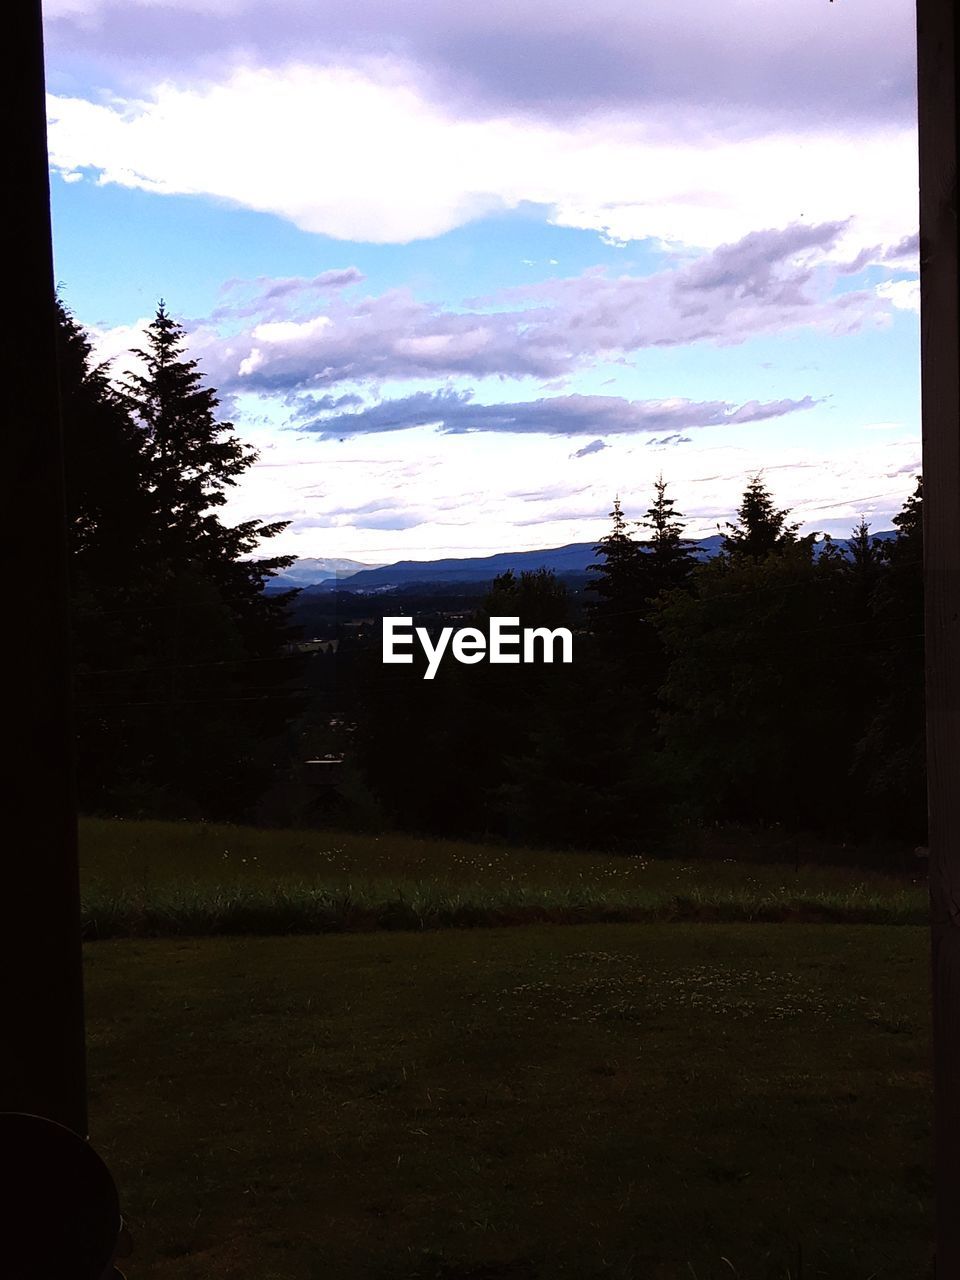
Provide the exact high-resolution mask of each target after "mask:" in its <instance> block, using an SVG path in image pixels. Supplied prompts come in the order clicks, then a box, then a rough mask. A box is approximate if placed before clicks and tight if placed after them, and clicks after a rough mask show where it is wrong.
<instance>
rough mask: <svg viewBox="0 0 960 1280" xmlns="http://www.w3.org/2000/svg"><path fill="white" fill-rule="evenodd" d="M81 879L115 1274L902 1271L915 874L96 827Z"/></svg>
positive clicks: (255, 1279)
mask: <svg viewBox="0 0 960 1280" xmlns="http://www.w3.org/2000/svg"><path fill="white" fill-rule="evenodd" d="M82 878H83V895H84V920H85V929H86V932H87V936H88V938H90V939H93V940H92V941H90V942H88V945H87V947H86V966H87V1000H88V1019H89V1047H90V1081H91V1091H92V1098H91V1132H92V1136H93V1139H94V1142H95V1144H96V1145H97V1146H98V1148H100V1149H101V1150H102V1151H103V1153H104V1154H105V1156H106V1157H107V1159H108V1161H109V1163H110V1165H111V1167H112V1168H113V1169H114V1171H115V1173H116V1175H117V1178H118V1182H119V1184H120V1187H121V1191H122V1196H123V1201H124V1205H125V1211H126V1213H127V1215H128V1218H129V1219H130V1221H131V1224H132V1227H133V1231H134V1235H135V1237H136V1239H137V1244H138V1248H137V1253H136V1255H135V1257H134V1259H132V1260H131V1263H130V1265H129V1267H128V1272H129V1275H130V1277H131V1280H137V1278H141V1280H206V1278H208V1277H223V1278H228V1277H229V1278H231V1280H232V1278H234V1277H236V1278H237V1280H246V1278H247V1277H249V1280H321V1278H323V1280H554V1278H557V1280H560V1278H561V1277H562V1278H567V1277H570V1278H571V1280H601V1278H606V1280H721V1278H722V1280H730V1277H739V1278H740V1280H813V1278H814V1277H824V1278H828V1280H880V1278H881V1277H883V1278H884V1280H926V1278H927V1277H929V1276H930V1275H931V1274H932V1270H931V1267H930V1259H929V1255H930V1238H931V1181H930V1168H929V1154H930V1153H929V1133H930V1094H931V1084H930V1078H929V1073H928V1065H929V1064H928V1055H929V1048H928V1044H929V1029H928V1024H927V1006H928V997H927V990H926V986H927V934H926V930H925V929H924V928H922V927H918V925H919V922H922V921H923V920H924V919H925V894H924V891H923V889H922V887H921V886H920V885H918V884H912V883H911V882H910V881H909V879H905V878H900V879H898V878H895V877H890V876H884V875H879V874H873V873H866V872H863V871H856V870H851V869H839V868H830V867H824V866H805V865H799V866H798V865H792V866H772V867H771V866H762V865H758V864H757V863H756V862H755V861H750V860H749V859H747V860H743V861H740V860H730V861H722V862H717V861H714V862H696V861H694V860H688V861H684V860H682V859H681V860H677V859H673V860H663V861H660V860H650V859H644V858H641V857H636V858H629V857H619V858H617V857H604V856H599V855H589V854H573V853H564V852H556V853H550V852H544V851H533V850H516V849H513V850H511V849H507V848H503V847H499V846H486V845H478V844H474V845H471V844H457V843H451V842H442V841H425V840H416V839H412V838H407V837H390V838H386V837H383V838H380V839H377V838H375V837H373V836H361V835H345V834H337V833H326V832H305V831H300V832H296V831H279V832H278V831H269V832H268V831H255V830H251V829H244V828H234V827H218V826H212V825H191V824H186V823H183V824H181V823H130V822H106V821H88V822H86V823H84V825H83V830H82ZM635 919H639V920H642V921H643V923H630V922H629V921H631V920H635ZM544 920H546V921H551V922H553V923H551V924H545V923H542V921H544ZM770 920H776V921H786V922H790V923H789V924H785V923H765V922H764V921H770ZM537 921H540V923H537ZM578 921H580V922H581V923H577V922H578ZM583 921H604V922H606V923H582V922H583ZM610 921H620V923H616V924H612V923H609V922H610ZM729 921H735V923H731V922H729ZM818 921H819V922H818ZM826 921H829V922H830V923H825V922H826ZM858 921H859V922H867V923H856V922H858ZM498 923H510V924H512V925H518V924H524V925H525V926H526V927H524V928H516V927H514V928H502V927H497V926H498ZM445 924H446V925H449V924H456V925H460V926H466V925H485V926H487V927H485V928H465V927H460V928H446V929H444V928H442V927H441V926H443V925H445ZM559 925H562V926H563V927H555V926H559ZM884 925H886V926H893V925H895V926H898V927H883V926H884ZM214 935H220V936H214ZM257 935H259V936H257ZM271 935H272V936H271ZM292 935H299V936H292ZM321 935H322V936H321Z"/></svg>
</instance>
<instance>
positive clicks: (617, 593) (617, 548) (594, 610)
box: [587, 495, 643, 650]
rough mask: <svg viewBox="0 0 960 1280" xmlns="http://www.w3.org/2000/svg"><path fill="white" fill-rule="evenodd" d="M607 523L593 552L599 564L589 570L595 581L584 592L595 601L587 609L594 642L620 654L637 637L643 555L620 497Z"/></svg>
mask: <svg viewBox="0 0 960 1280" xmlns="http://www.w3.org/2000/svg"><path fill="white" fill-rule="evenodd" d="M610 521H611V527H610V531H609V533H607V534H605V535H604V536H603V537H602V538H601V539H600V541H599V542H598V543H597V545H596V547H595V548H594V550H595V551H596V553H597V556H598V557H599V560H598V561H597V562H596V563H595V564H591V565H590V566H589V571H590V572H592V573H594V574H595V575H596V577H595V578H594V579H593V581H592V582H590V583H589V584H588V586H587V590H588V591H592V592H595V593H596V596H597V597H598V598H597V599H596V600H595V601H594V602H593V603H592V605H591V607H590V623H591V629H592V631H593V633H594V635H595V636H596V637H597V639H599V640H600V641H601V642H602V643H604V644H606V645H607V646H612V647H614V648H617V649H620V650H622V649H623V647H624V646H629V644H630V643H631V641H632V640H633V639H634V637H635V636H636V634H637V631H638V629H639V626H640V622H641V618H642V614H643V580H642V574H641V568H640V557H641V555H642V554H643V553H642V552H641V550H640V547H639V544H638V543H637V541H636V539H635V538H634V537H633V536H632V534H631V533H630V525H629V522H628V520H627V518H626V516H625V515H624V514H623V510H622V508H621V506H620V497H619V495H618V496H617V497H616V498H615V499H614V502H613V509H612V511H611V512H610Z"/></svg>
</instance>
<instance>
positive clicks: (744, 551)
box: [718, 473, 813, 561]
mask: <svg viewBox="0 0 960 1280" xmlns="http://www.w3.org/2000/svg"><path fill="white" fill-rule="evenodd" d="M789 514H790V512H789V511H779V510H778V509H777V508H776V507H775V506H774V504H773V498H772V496H771V494H770V490H769V489H768V488H767V486H766V485H765V484H764V483H763V480H762V479H761V476H760V474H759V473H758V474H757V475H755V476H752V477H751V478H750V481H749V483H748V484H747V487H746V489H745V491H744V494H743V497H742V498H741V500H740V506H739V508H738V510H737V522H736V524H731V523H730V522H729V521H728V522H727V525H726V527H727V529H728V530H729V532H728V533H725V534H724V535H723V542H722V544H721V553H722V554H723V555H724V556H726V557H728V558H732V559H735V558H742V557H747V558H749V559H751V560H758V561H759V560H764V559H766V557H767V556H768V555H771V554H772V553H775V552H781V551H783V550H785V549H786V548H788V547H796V546H797V545H798V539H797V530H798V529H799V528H800V526H799V524H787V516H788V515H789ZM718 527H719V526H718ZM802 541H803V542H804V543H809V544H810V545H812V542H813V538H812V537H810V538H807V539H803V540H802Z"/></svg>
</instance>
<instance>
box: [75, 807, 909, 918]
mask: <svg viewBox="0 0 960 1280" xmlns="http://www.w3.org/2000/svg"><path fill="white" fill-rule="evenodd" d="M81 871H82V877H83V897H84V928H85V932H86V936H87V937H89V938H109V937H131V936H144V937H149V936H176V935H181V936H202V935H215V934H223V933H244V934H260V935H271V934H278V933H324V932H339V931H355V930H367V929H431V928H442V927H450V926H473V925H492V926H496V925H504V924H526V923H532V922H533V923H535V922H537V921H549V922H553V923H578V922H588V921H631V920H635V921H640V920H728V921H739V920H743V921H785V920H803V921H811V920H813V921H831V920H832V921H842V922H848V923H861V922H862V923H881V924H922V923H923V922H924V921H925V920H926V914H927V905H926V891H925V888H924V887H923V885H921V884H920V883H918V882H911V881H910V880H909V879H908V878H906V877H895V876H891V875H884V874H881V873H879V872H867V871H863V870H858V869H851V868H839V867H824V866H819V865H799V866H795V865H789V866H783V865H781V866H764V865H762V864H758V863H757V862H755V861H749V860H744V861H738V860H733V859H730V860H725V861H700V862H698V861H696V860H694V859H683V858H671V859H658V858H656V857H651V856H649V855H648V854H647V855H642V854H640V853H637V854H636V855H635V856H622V855H621V856H609V855H602V854H590V853H574V852H567V851H558V852H550V851H545V850H536V849H517V848H510V847H506V846H503V845H492V844H470V843H466V842H457V841H447V840H424V839H416V838H413V837H410V836H404V835H384V836H380V837H377V836H372V835H359V834H352V833H343V832H324V831H264V830H257V829H253V828H244V827H232V826H218V825H213V824H206V823H163V822H121V821H109V820H97V819H88V820H86V821H85V822H84V823H83V824H82V830H81Z"/></svg>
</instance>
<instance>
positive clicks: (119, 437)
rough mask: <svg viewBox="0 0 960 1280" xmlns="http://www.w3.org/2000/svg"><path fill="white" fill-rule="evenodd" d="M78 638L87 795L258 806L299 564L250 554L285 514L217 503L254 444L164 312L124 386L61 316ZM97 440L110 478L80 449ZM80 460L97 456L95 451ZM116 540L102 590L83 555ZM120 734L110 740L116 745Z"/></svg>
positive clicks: (244, 809)
mask: <svg viewBox="0 0 960 1280" xmlns="http://www.w3.org/2000/svg"><path fill="white" fill-rule="evenodd" d="M61 346H62V349H63V352H62V354H63V359H62V364H61V377H62V380H63V382H64V386H65V392H64V404H65V415H64V416H65V420H66V425H67V435H68V437H70V438H72V439H74V440H75V447H74V448H73V449H72V451H71V452H68V477H67V479H68V490H69V491H70V492H71V494H72V495H73V498H72V501H73V504H74V508H75V511H76V516H75V520H74V523H75V525H76V537H75V542H74V567H75V581H76V587H75V603H76V614H77V631H78V636H79V644H78V646H77V650H78V661H79V663H80V666H79V669H78V677H79V689H78V694H79V698H78V701H79V706H80V711H81V733H82V737H81V745H80V759H81V782H82V785H83V786H84V794H83V796H82V797H81V799H82V802H83V803H84V804H85V805H86V806H87V807H88V808H97V809H103V808H105V807H109V808H111V809H114V810H118V811H119V810H126V811H128V812H134V811H137V810H138V809H139V810H140V811H143V812H150V813H157V814H169V815H171V816H216V817H240V816H251V815H252V808H251V806H252V805H254V804H255V802H256V798H257V795H258V794H259V793H260V792H261V791H262V790H263V789H264V788H265V787H266V786H267V785H268V783H269V780H270V777H271V774H272V772H273V771H274V769H275V767H276V765H277V763H278V761H279V758H280V755H279V752H280V748H279V746H278V739H279V737H280V736H282V734H283V732H284V730H285V726H286V724H287V722H288V720H289V719H290V718H291V716H292V713H293V712H294V710H295V709H296V705H297V704H296V700H295V698H294V697H293V696H292V695H293V688H292V682H293V680H294V678H295V670H294V668H295V665H296V664H295V662H294V660H292V659H291V658H290V657H289V656H288V655H287V654H286V653H285V648H284V647H285V644H286V641H287V640H288V639H289V638H290V636H291V634H292V632H291V628H290V626H289V623H288V620H287V606H288V603H289V599H290V596H289V595H286V596H276V595H275V596H266V595H264V593H263V591H262V585H263V582H264V580H265V579H266V577H267V575H268V574H269V572H271V571H272V569H273V568H275V567H282V566H283V565H285V564H288V563H289V562H290V558H289V557H277V558H274V559H272V560H261V561H253V560H251V559H248V558H246V557H248V556H249V555H250V553H251V552H253V551H255V550H256V548H257V546H258V544H259V542H260V540H261V539H263V538H269V537H271V536H273V535H274V534H275V533H278V532H279V531H280V530H281V529H282V528H284V527H285V526H284V525H283V524H265V523H263V522H261V521H247V522H244V523H241V524H238V525H234V526H230V525H226V524H224V523H222V522H221V520H220V519H219V516H218V513H217V509H218V508H219V507H221V506H222V505H223V503H224V502H225V501H226V491H227V489H228V488H229V486H231V485H233V484H235V483H236V480H237V478H238V477H239V476H240V475H241V474H242V473H243V471H245V470H246V468H247V467H249V466H250V465H251V463H252V462H253V461H254V459H255V456H256V455H255V453H254V452H253V451H252V450H250V449H248V448H247V447H246V446H244V445H243V444H242V442H241V441H240V440H239V439H238V438H237V437H236V436H235V435H234V434H233V432H232V428H231V427H230V426H229V424H222V423H220V422H218V421H217V418H216V412H215V411H216V408H217V397H216V394H215V392H214V391H213V390H212V389H211V388H208V387H206V386H205V385H204V384H203V380H202V375H201V374H200V372H199V370H198V368H197V365H196V362H195V361H192V360H188V359H186V358H184V356H183V347H184V332H183V329H182V328H181V326H179V325H178V324H177V323H176V322H175V321H173V320H172V319H171V317H170V316H169V315H168V314H167V312H166V310H165V308H164V307H163V306H162V305H161V306H160V308H159V310H158V312H157V315H156V317H155V319H154V321H153V322H152V323H151V325H150V326H149V329H148V333H147V343H146V347H145V349H144V350H142V351H140V352H138V353H137V354H138V355H139V356H140V358H141V360H142V362H143V366H144V367H143V371H142V372H141V373H138V374H136V375H134V376H132V377H130V378H129V380H128V382H127V384H126V386H125V387H124V388H123V389H122V390H121V391H120V392H119V393H115V392H113V391H112V390H111V388H110V387H109V384H108V383H107V380H106V378H105V375H104V374H103V371H102V370H95V369H92V368H91V367H90V358H89V355H90V353H89V344H88V343H86V339H85V338H84V337H83V335H82V333H81V332H80V331H79V329H78V327H77V326H76V325H75V324H73V323H72V322H71V321H69V318H68V317H65V318H64V319H63V320H62V321H61ZM91 442H93V443H94V444H96V443H97V442H100V444H101V445H102V448H101V450H100V451H101V453H102V454H103V458H102V459H101V462H102V463H103V467H104V471H103V474H104V475H105V476H109V477H110V478H111V480H112V479H118V480H119V481H120V483H119V485H118V489H119V493H118V494H116V495H114V494H111V493H110V492H109V491H107V490H108V487H107V486H105V485H104V484H103V482H102V479H98V478H97V477H96V475H95V470H94V468H92V466H91V463H90V459H89V458H87V457H86V453H87V450H88V449H89V447H90V445H91ZM85 459H86V460H85ZM108 544H112V545H113V546H114V547H116V548H118V549H119V550H117V551H116V552H114V553H113V554H112V555H106V558H105V559H104V560H103V566H104V567H103V570H102V571H101V572H100V574H99V577H98V579H97V581H96V583H95V584H92V579H91V577H90V574H89V572H88V570H87V567H86V566H87V563H88V562H89V560H90V551H89V548H90V547H91V546H93V545H97V546H99V547H100V548H101V550H103V549H104V548H106V547H107V546H108ZM111 742H113V743H115V744H116V750H111V749H110V746H109V744H110V743H111Z"/></svg>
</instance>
